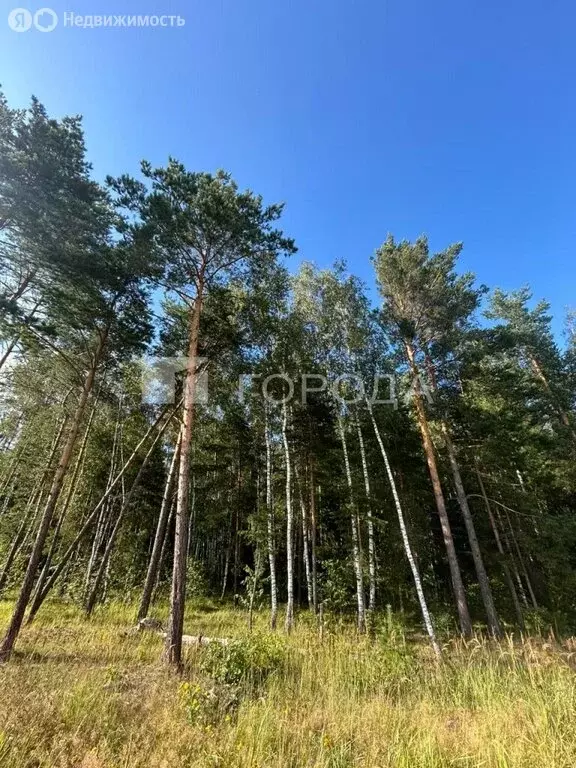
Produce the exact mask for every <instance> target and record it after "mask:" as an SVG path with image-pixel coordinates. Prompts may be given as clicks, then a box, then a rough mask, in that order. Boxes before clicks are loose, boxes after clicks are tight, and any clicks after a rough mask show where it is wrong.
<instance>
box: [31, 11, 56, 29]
mask: <svg viewBox="0 0 576 768" xmlns="http://www.w3.org/2000/svg"><path fill="white" fill-rule="evenodd" d="M34 26H35V27H36V29H37V30H38V32H52V30H53V29H56V27H57V26H58V15H57V13H56V11H53V10H52V8H40V10H39V11H36V13H35V14H34Z"/></svg>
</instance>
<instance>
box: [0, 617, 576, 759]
mask: <svg viewBox="0 0 576 768" xmlns="http://www.w3.org/2000/svg"><path fill="white" fill-rule="evenodd" d="M9 611H10V605H9V604H8V603H6V602H4V603H0V626H3V625H4V624H5V622H6V620H7V618H8V615H9ZM133 611H134V609H133V606H123V605H118V604H115V605H110V606H108V607H106V608H105V609H101V610H100V611H99V612H97V614H96V616H95V617H94V618H93V619H92V620H91V621H89V622H86V621H85V620H84V619H83V618H82V617H81V615H79V613H78V611H77V610H76V609H74V608H72V607H70V606H66V605H62V604H51V605H48V606H46V608H45V609H43V612H42V613H41V615H40V616H39V617H38V620H37V623H36V624H35V625H33V626H32V627H29V628H26V630H25V632H24V633H23V634H22V637H21V640H20V642H19V645H18V651H17V653H16V654H15V656H14V658H13V660H12V661H11V662H10V663H9V664H6V665H3V666H1V667H0V765H2V766H7V767H9V768H68V767H69V766H77V767H78V768H121V767H123V768H127V767H128V766H129V767H130V768H133V767H134V768H137V767H140V766H142V768H143V767H144V766H146V768H160V767H162V768H180V767H181V766H182V767H184V766H202V767H205V766H214V767H216V766H222V767H224V766H226V768H228V766H230V767H231V768H249V767H250V768H251V767H253V766H254V767H256V766H263V767H264V766H266V768H268V767H270V768H272V766H274V767H278V768H280V767H282V768H285V767H288V766H290V768H302V767H303V766H310V767H311V768H312V767H315V768H346V767H348V766H369V767H370V768H379V767H381V768H388V767H389V766H390V767H392V766H394V768H439V767H440V766H455V767H456V766H458V767H459V768H464V767H472V766H485V767H486V768H520V767H524V766H530V768H568V767H569V766H570V768H571V767H572V766H574V765H576V681H575V678H574V672H573V669H572V668H571V664H572V658H571V654H570V653H569V651H568V650H567V649H562V648H559V647H551V646H549V645H547V644H545V643H542V642H541V641H540V642H539V641H535V640H534V641H524V642H522V643H516V644H513V643H512V642H511V641H509V642H507V643H503V644H501V645H498V646H494V645H492V646H490V645H489V644H487V643H485V642H482V643H481V642H474V643H470V644H468V645H467V646H466V645H464V644H462V643H452V644H450V645H449V646H448V647H447V648H446V649H445V661H444V662H443V663H442V664H441V665H440V666H438V665H436V664H435V662H434V661H433V659H432V658H431V655H430V653H429V652H428V649H427V647H426V646H425V645H419V644H417V643H416V644H408V643H406V642H405V641H404V639H403V638H402V637H396V638H395V639H394V640H390V639H388V640H387V641H384V640H383V639H382V638H376V639H375V640H368V639H365V638H363V639H357V638H356V637H355V636H354V634H353V632H352V631H351V630H342V631H340V632H338V633H334V634H329V635H327V636H326V637H325V638H324V640H323V641H322V642H320V640H319V638H318V637H317V634H316V632H315V630H314V629H313V628H312V627H311V626H310V622H305V621H303V622H301V624H300V626H299V628H298V629H297V630H296V632H295V633H294V634H293V635H291V636H290V637H289V638H284V637H282V636H281V637H280V639H279V640H275V639H274V638H271V637H270V636H269V635H268V634H267V633H266V630H265V626H266V617H265V616H264V615H259V616H258V619H257V628H256V634H255V636H254V639H253V640H247V641H246V642H245V644H244V646H243V647H248V648H250V647H251V645H250V644H251V643H252V644H256V646H257V647H258V648H259V649H260V650H259V651H258V653H260V655H262V653H264V656H266V653H267V652H268V651H267V649H268V646H270V647H271V648H272V650H273V655H274V658H275V659H276V661H278V659H280V660H281V663H278V664H277V665H276V668H275V670H274V671H272V673H271V674H269V675H268V677H267V678H266V679H265V680H263V681H262V680H260V681H257V680H255V679H254V678H253V676H251V675H250V670H249V669H246V670H241V671H245V672H248V673H249V675H248V676H249V677H250V680H251V681H252V682H251V683H249V682H245V681H244V682H242V683H240V684H236V683H234V685H232V684H229V685H226V684H225V682H226V681H225V680H224V681H223V680H220V682H214V680H213V679H211V678H210V677H209V676H208V675H207V673H206V660H207V657H206V653H207V652H206V650H205V649H194V650H193V651H191V652H190V654H189V657H188V667H187V672H186V675H185V676H184V678H180V677H177V676H176V675H175V674H173V673H171V672H169V671H167V670H166V669H165V668H164V666H163V665H162V664H161V663H160V661H159V657H160V652H161V645H162V641H161V639H160V638H159V637H157V636H155V635H153V634H148V633H140V634H138V635H135V636H130V635H125V634H124V630H125V629H126V628H127V627H129V626H130V624H131V621H132V617H133ZM187 630H188V631H189V632H193V633H194V634H199V633H202V634H205V635H211V636H244V637H245V636H246V630H245V617H244V615H243V614H242V613H241V612H240V611H233V610H229V609H226V610H224V609H222V610H215V611H214V610H208V607H205V609H204V610H201V609H200V608H199V607H196V608H194V606H192V607H191V609H190V610H189V612H188V616H187ZM250 658H260V656H256V657H252V656H250ZM254 663H255V664H258V663H259V662H258V661H256V662H254ZM202 669H204V671H202ZM218 671H219V669H218V668H216V676H217V677H218V674H217V673H218ZM224 671H225V672H228V671H229V670H228V668H227V667H226V668H225V670H224ZM233 671H234V670H233ZM236 682H237V681H236Z"/></svg>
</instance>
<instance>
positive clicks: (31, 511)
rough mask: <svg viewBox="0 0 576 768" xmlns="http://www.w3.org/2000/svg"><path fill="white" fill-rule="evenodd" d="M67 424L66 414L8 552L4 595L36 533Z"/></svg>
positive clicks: (1, 582)
mask: <svg viewBox="0 0 576 768" xmlns="http://www.w3.org/2000/svg"><path fill="white" fill-rule="evenodd" d="M67 397H68V395H66V398H67ZM67 423H68V417H67V415H66V414H64V416H63V417H62V421H61V423H60V427H59V429H58V432H57V433H56V435H55V436H54V438H53V440H52V444H51V446H50V452H49V454H48V458H47V460H46V468H45V469H44V472H43V473H42V477H41V478H40V479H39V480H38V481H37V482H36V484H35V485H34V487H33V489H32V493H31V494H30V496H29V497H28V500H27V502H26V506H25V507H24V514H23V518H22V522H21V524H20V526H19V527H18V530H17V531H16V536H15V537H14V540H13V541H12V544H11V546H10V549H9V551H8V556H7V558H6V562H5V563H4V567H3V568H2V573H1V574H0V594H2V590H3V589H4V587H5V586H6V583H7V581H8V576H9V575H10V569H11V568H12V565H13V563H14V560H15V559H16V556H17V555H18V552H19V551H20V549H21V548H22V547H23V546H24V545H25V543H26V542H27V541H28V539H29V537H30V536H31V534H32V532H33V531H34V526H35V524H36V520H37V518H38V513H39V512H40V508H41V504H42V498H43V494H44V485H45V483H46V480H47V479H48V477H49V476H50V471H51V470H52V462H53V460H54V457H55V456H56V452H57V450H58V446H59V445H60V440H61V438H62V435H63V434H64V430H65V428H66V424H67Z"/></svg>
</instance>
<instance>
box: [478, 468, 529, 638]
mask: <svg viewBox="0 0 576 768" xmlns="http://www.w3.org/2000/svg"><path fill="white" fill-rule="evenodd" d="M476 477H477V478H478V485H479V486H480V493H481V494H482V498H483V499H484V506H485V507H486V512H487V513H488V520H489V521H490V527H491V528H492V533H493V534H494V540H495V541H496V546H497V547H498V552H499V554H500V557H501V560H502V570H503V572H504V580H505V581H506V585H507V587H508V591H509V592H510V597H511V598H512V605H513V606H514V611H515V613H516V618H517V620H518V626H519V628H520V631H521V632H524V631H525V625H524V615H523V613H522V606H521V605H520V600H519V599H518V593H517V592H516V587H515V586H514V581H513V580H512V576H511V574H510V568H509V567H508V563H507V562H506V553H505V552H504V547H503V546H502V539H501V538H500V533H499V531H498V524H497V522H496V520H495V519H494V515H493V513H492V507H491V506H490V501H489V499H488V495H487V494H486V488H485V487H484V481H483V480H482V475H481V474H480V468H479V466H478V464H476Z"/></svg>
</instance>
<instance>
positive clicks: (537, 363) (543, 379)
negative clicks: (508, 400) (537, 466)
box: [528, 351, 576, 442]
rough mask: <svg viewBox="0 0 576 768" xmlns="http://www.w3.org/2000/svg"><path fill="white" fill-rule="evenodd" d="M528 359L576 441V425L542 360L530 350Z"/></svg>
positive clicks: (563, 422)
mask: <svg viewBox="0 0 576 768" xmlns="http://www.w3.org/2000/svg"><path fill="white" fill-rule="evenodd" d="M528 359H529V360H530V365H531V366H532V370H533V372H534V374H535V376H536V378H537V379H538V380H539V381H540V383H541V384H542V386H543V388H544V390H545V391H546V394H547V395H548V397H549V398H550V402H551V403H552V405H553V406H554V408H555V409H556V413H557V414H558V416H559V418H560V421H561V422H562V424H564V426H565V427H566V428H567V429H568V431H569V432H570V435H571V436H572V440H574V442H576V429H574V425H573V424H572V422H571V420H570V417H569V416H568V414H567V413H566V411H565V410H564V408H562V405H561V404H560V403H559V402H558V398H557V397H556V395H555V394H554V392H553V391H552V387H551V386H550V382H549V381H548V378H547V376H546V374H545V373H544V371H543V369H542V366H541V365H540V361H539V360H538V359H537V358H536V357H535V356H534V355H533V354H532V352H530V351H528Z"/></svg>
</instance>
